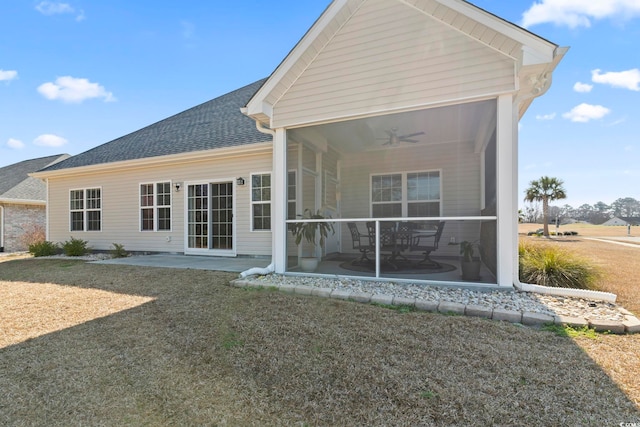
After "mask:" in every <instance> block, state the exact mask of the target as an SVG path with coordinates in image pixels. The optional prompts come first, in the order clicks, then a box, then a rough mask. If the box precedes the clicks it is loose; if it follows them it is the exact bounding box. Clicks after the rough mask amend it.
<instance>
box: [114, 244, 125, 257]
mask: <svg viewBox="0 0 640 427" xmlns="http://www.w3.org/2000/svg"><path fill="white" fill-rule="evenodd" d="M111 256H112V257H114V258H126V257H128V256H129V254H128V253H127V251H126V250H125V249H124V245H121V244H120V243H113V249H112V250H111Z"/></svg>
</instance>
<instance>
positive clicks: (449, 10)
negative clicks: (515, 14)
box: [243, 0, 567, 129]
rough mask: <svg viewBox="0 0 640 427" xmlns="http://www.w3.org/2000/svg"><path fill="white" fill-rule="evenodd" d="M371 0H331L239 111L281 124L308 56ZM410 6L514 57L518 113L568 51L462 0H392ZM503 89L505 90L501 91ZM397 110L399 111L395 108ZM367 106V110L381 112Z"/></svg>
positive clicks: (266, 123)
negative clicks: (278, 117)
mask: <svg viewBox="0 0 640 427" xmlns="http://www.w3.org/2000/svg"><path fill="white" fill-rule="evenodd" d="M368 1H370V0H334V1H333V2H332V3H331V4H330V5H329V6H328V7H327V9H326V10H325V11H324V13H323V14H322V15H321V16H320V17H319V18H318V20H317V21H316V22H315V23H314V25H313V26H312V27H311V28H310V29H309V31H308V32H307V33H306V34H305V35H304V36H303V38H302V39H301V40H300V41H299V42H298V44H297V45H296V46H295V47H294V48H293V49H292V50H291V52H290V53H289V54H288V55H287V57H286V58H285V59H284V60H283V61H282V62H281V63H280V65H279V66H278V67H277V68H276V69H275V71H274V72H273V73H272V74H271V76H270V77H269V78H268V79H267V80H266V81H265V83H264V84H263V85H262V87H261V88H260V89H259V90H258V91H257V92H256V93H255V94H254V96H253V97H252V98H251V99H250V100H249V102H248V103H247V105H246V107H245V108H243V113H244V114H246V115H247V116H249V117H251V118H253V119H254V120H256V121H257V122H259V123H261V124H262V125H264V126H268V127H270V128H272V129H273V128H277V127H283V126H281V125H280V123H278V122H277V121H274V111H275V110H276V109H277V108H278V101H279V100H280V99H282V97H283V96H284V95H285V94H286V93H287V91H288V90H289V89H290V88H291V87H292V86H294V85H295V84H296V81H297V80H298V79H299V78H300V76H301V75H302V74H303V73H304V72H305V71H306V70H307V68H308V67H309V65H310V64H311V62H312V61H313V60H315V59H316V58H317V56H318V55H319V54H320V52H321V51H322V50H323V49H324V48H325V47H326V46H327V45H328V44H329V43H331V40H332V39H333V38H334V36H335V35H336V34H337V33H338V32H339V31H340V29H341V28H343V27H344V26H345V25H347V23H348V21H349V20H350V19H351V18H352V16H353V15H354V14H355V13H356V12H357V11H358V10H359V9H360V8H361V7H362V6H363V5H364V4H365V3H367V2H368ZM395 1H396V2H397V3H399V4H402V5H405V6H408V7H410V8H411V9H412V10H414V11H415V13H416V14H422V15H424V16H427V17H429V18H430V19H433V20H435V21H437V22H439V23H442V24H444V25H445V26H447V27H448V28H451V29H453V30H455V31H458V32H459V33H461V34H464V35H465V36H466V37H468V38H469V39H471V40H473V41H475V42H477V43H478V44H480V45H482V46H484V47H488V48H490V49H491V50H492V51H494V52H497V53H499V54H500V55H502V56H503V57H504V58H507V59H510V60H512V61H513V67H514V68H515V82H514V85H513V88H512V89H511V90H510V93H513V95H514V98H515V99H516V100H517V101H518V110H519V116H520V117H522V115H523V114H524V113H525V111H526V110H527V108H528V107H529V105H530V104H531V102H532V100H533V99H534V98H535V97H537V96H540V95H542V94H543V93H544V92H545V91H546V90H547V89H548V87H549V85H550V83H551V73H552V72H553V70H554V69H555V68H556V66H557V64H558V63H559V61H560V60H561V59H562V57H563V56H564V54H565V53H566V51H567V48H561V47H559V46H558V45H556V44H554V43H552V42H550V41H548V40H545V39H544V38H542V37H540V36H537V35H536V34H534V33H531V32H529V31H527V30H525V29H523V28H521V27H519V26H517V25H515V24H513V23H511V22H508V21H506V20H504V19H502V18H499V17H498V16H496V15H493V14H491V13H489V12H487V11H485V10H483V9H481V8H478V7H477V6H475V5H473V4H471V3H469V2H467V1H464V0H421V1H416V0H395ZM503 93H504V92H503ZM503 93H487V94H486V95H485V96H478V97H476V98H475V99H469V98H460V99H449V100H443V101H441V102H438V103H436V104H430V103H425V104H424V105H408V106H407V107H406V111H408V110H412V109H417V108H426V107H428V106H430V105H439V104H445V105H446V104H452V103H457V102H468V101H474V100H480V99H487V98H488V97H496V96H498V95H501V94H503ZM395 111H396V112H397V111H401V110H395ZM382 113H383V112H381V111H371V114H374V115H376V114H382ZM366 116H367V114H362V113H359V114H356V115H344V116H336V117H333V118H332V120H331V121H341V120H348V119H353V118H361V117H366ZM323 122H324V123H327V120H326V119H324V120H320V121H316V122H314V121H306V122H300V123H294V124H291V123H288V124H287V126H285V127H301V126H306V125H310V124H321V123H323Z"/></svg>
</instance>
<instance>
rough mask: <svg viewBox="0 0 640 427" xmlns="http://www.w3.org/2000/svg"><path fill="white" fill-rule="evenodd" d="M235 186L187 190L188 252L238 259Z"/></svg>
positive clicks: (210, 185)
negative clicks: (234, 256) (235, 242)
mask: <svg viewBox="0 0 640 427" xmlns="http://www.w3.org/2000/svg"><path fill="white" fill-rule="evenodd" d="M233 205H234V204H233V182H215V183H203V184H189V185H188V186H187V242H186V243H187V248H186V249H187V252H189V253H204V252H206V253H210V254H212V255H235V244H234V241H235V238H234V224H233Z"/></svg>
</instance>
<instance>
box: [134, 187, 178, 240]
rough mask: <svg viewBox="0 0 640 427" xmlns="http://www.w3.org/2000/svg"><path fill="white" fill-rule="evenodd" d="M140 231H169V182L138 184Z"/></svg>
mask: <svg viewBox="0 0 640 427" xmlns="http://www.w3.org/2000/svg"><path fill="white" fill-rule="evenodd" d="M140 231H171V182H169V181H167V182H155V183H144V184H140Z"/></svg>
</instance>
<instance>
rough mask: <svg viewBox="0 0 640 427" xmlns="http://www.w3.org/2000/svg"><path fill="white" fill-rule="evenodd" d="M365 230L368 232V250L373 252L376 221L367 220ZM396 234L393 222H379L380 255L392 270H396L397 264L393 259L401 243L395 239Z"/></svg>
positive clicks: (398, 253)
mask: <svg viewBox="0 0 640 427" xmlns="http://www.w3.org/2000/svg"><path fill="white" fill-rule="evenodd" d="M367 232H368V233H369V247H370V251H371V252H372V253H375V251H376V223H375V222H374V221H370V222H367ZM396 235H397V234H396V229H395V223H394V222H383V223H380V255H382V256H383V262H385V263H386V264H388V265H390V266H391V267H392V268H393V269H394V270H398V265H397V264H396V263H395V261H396V258H398V256H400V252H401V250H402V248H401V245H399V244H398V242H397V240H396Z"/></svg>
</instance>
